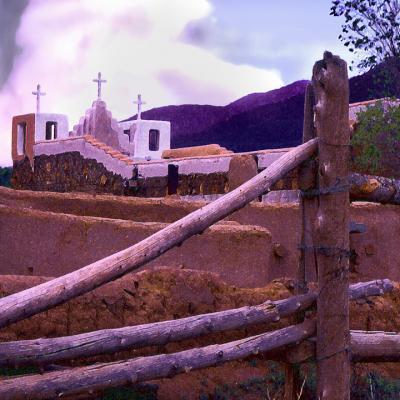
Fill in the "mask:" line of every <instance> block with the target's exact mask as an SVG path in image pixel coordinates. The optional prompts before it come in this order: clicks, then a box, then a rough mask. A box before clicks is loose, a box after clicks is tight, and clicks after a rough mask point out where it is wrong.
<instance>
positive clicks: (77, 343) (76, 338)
mask: <svg viewBox="0 0 400 400" xmlns="http://www.w3.org/2000/svg"><path fill="white" fill-rule="evenodd" d="M392 290H393V284H392V282H391V281H389V280H388V279H385V280H377V281H370V282H362V283H358V284H355V285H352V286H350V288H349V297H350V298H351V299H360V298H365V297H368V296H379V295H382V294H384V293H388V292H390V291H392ZM316 299H317V294H316V293H307V294H305V295H301V296H293V297H289V298H288V299H284V300H278V301H267V302H265V303H262V304H260V305H256V306H251V307H241V308H237V309H233V310H225V311H219V312H215V313H210V314H202V315H196V316H193V317H188V318H181V319H177V320H172V321H163V322H156V323H151V324H144V325H137V326H127V327H123V328H117V329H103V330H99V331H94V332H87V333H82V334H79V335H73V336H64V337H58V338H48V339H33V340H22V341H14V342H5V343H0V366H9V367H19V366H22V365H45V364H52V363H57V362H60V361H63V360H71V359H74V358H82V357H90V356H95V355H98V354H109V353H115V352H117V351H122V350H128V349H137V348H141V347H145V346H159V345H163V344H166V343H170V342H177V341H181V340H185V339H191V338H195V337H198V336H202V335H207V334H209V333H213V332H223V331H227V330H232V329H241V328H244V327H249V326H252V325H256V324H268V323H274V322H277V321H279V320H280V319H282V318H285V317H288V316H290V315H293V314H295V313H297V312H299V311H300V312H301V311H304V310H306V309H308V308H309V307H311V306H312V305H314V304H315V301H316ZM290 363H292V362H290Z"/></svg>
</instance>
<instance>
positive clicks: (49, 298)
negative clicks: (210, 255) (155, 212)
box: [0, 139, 317, 328]
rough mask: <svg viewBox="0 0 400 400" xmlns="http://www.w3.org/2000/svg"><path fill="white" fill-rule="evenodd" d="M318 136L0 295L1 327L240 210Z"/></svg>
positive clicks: (310, 150)
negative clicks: (186, 210) (116, 243)
mask: <svg viewBox="0 0 400 400" xmlns="http://www.w3.org/2000/svg"><path fill="white" fill-rule="evenodd" d="M316 149H317V140H316V139H314V140H311V141H309V142H307V143H305V144H303V145H301V146H298V147H296V148H295V149H293V150H292V151H290V152H288V153H286V154H285V155H284V156H282V157H281V158H279V159H278V160H277V161H275V162H274V163H273V164H271V165H270V166H269V167H268V168H267V169H265V170H264V171H263V172H261V173H260V174H258V175H257V176H255V177H254V178H252V179H250V180H249V181H247V182H246V183H244V184H243V185H241V186H239V187H238V188H237V189H235V190H233V191H232V192H230V193H227V194H226V195H225V196H223V197H222V198H220V199H218V200H216V201H214V202H212V203H210V204H208V205H207V206H205V207H203V208H201V209H199V210H196V211H194V212H193V213H191V214H189V215H187V216H186V217H184V218H182V219H180V220H178V221H176V222H174V223H173V224H171V225H169V226H168V227H166V228H164V229H162V230H160V231H159V232H157V233H155V234H153V235H151V236H149V237H148V238H146V239H144V240H142V241H141V242H140V243H137V244H135V245H134V246H131V247H129V248H127V249H125V250H122V251H120V252H118V253H115V254H113V255H111V256H109V257H106V258H104V259H102V260H99V261H96V262H94V263H92V264H90V265H88V266H86V267H83V268H81V269H79V270H77V271H74V272H71V273H69V274H67V275H63V276H61V277H59V278H56V279H53V280H51V281H49V282H46V283H42V284H41V285H38V286H35V287H33V288H30V289H27V290H24V291H22V292H20V293H16V294H13V295H11V296H8V297H5V298H2V299H0V328H1V327H4V326H7V325H9V324H11V323H13V322H16V321H20V320H22V319H24V318H27V317H30V316H32V315H35V314H37V313H39V312H41V311H45V310H47V309H49V308H51V307H54V306H56V305H58V304H62V303H65V302H66V301H68V300H71V299H73V298H75V297H77V296H80V295H82V294H84V293H87V292H89V291H91V290H93V289H95V288H97V287H99V286H101V285H103V284H105V283H107V282H110V281H112V280H114V279H117V278H119V277H121V276H123V275H124V274H126V273H128V272H130V271H133V270H135V269H138V268H139V267H141V266H143V265H144V264H146V263H148V262H150V261H152V260H154V259H155V258H157V257H159V256H160V255H161V254H163V253H165V252H166V251H168V250H169V249H171V248H173V247H174V246H177V245H180V244H181V243H182V242H184V241H185V240H186V239H188V238H190V237H191V236H193V235H196V234H199V233H202V232H203V231H204V230H205V229H207V228H208V227H209V226H211V225H212V224H214V223H215V222H217V221H220V220H221V219H223V218H225V217H226V216H228V215H230V214H232V213H233V212H234V211H236V210H239V209H240V208H242V207H244V206H245V205H246V204H248V203H250V202H251V201H252V200H254V199H256V198H258V197H259V196H261V195H262V194H263V193H265V192H266V191H268V190H269V189H270V187H271V186H272V185H273V184H274V183H275V182H277V181H278V180H279V179H281V178H282V177H284V176H285V175H286V174H287V173H288V172H289V171H291V170H292V169H293V168H295V167H297V166H298V165H300V164H301V163H302V162H303V161H305V160H307V159H308V158H309V157H311V156H312V155H313V154H314V153H315V151H316Z"/></svg>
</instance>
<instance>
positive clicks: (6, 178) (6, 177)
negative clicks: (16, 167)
mask: <svg viewBox="0 0 400 400" xmlns="http://www.w3.org/2000/svg"><path fill="white" fill-rule="evenodd" d="M11 174H12V167H0V186H7V187H11Z"/></svg>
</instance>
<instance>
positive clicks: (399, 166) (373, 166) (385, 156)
mask: <svg viewBox="0 0 400 400" xmlns="http://www.w3.org/2000/svg"><path fill="white" fill-rule="evenodd" d="M357 119H358V123H357V127H356V129H355V132H354V133H353V137H352V138H351V145H352V146H353V167H354V169H355V170H356V171H358V172H362V173H367V174H373V175H377V174H379V175H384V176H388V177H390V178H398V177H399V176H400V157H399V154H400V107H399V106H398V105H396V104H389V103H388V102H385V103H384V102H382V101H378V102H377V103H375V104H374V105H372V106H368V107H367V108H366V109H365V110H364V111H361V112H359V113H358V114H357Z"/></svg>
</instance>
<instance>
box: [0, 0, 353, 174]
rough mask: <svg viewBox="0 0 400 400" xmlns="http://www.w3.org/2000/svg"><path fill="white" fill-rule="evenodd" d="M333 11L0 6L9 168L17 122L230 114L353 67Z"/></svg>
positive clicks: (120, 2)
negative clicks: (140, 111)
mask: <svg viewBox="0 0 400 400" xmlns="http://www.w3.org/2000/svg"><path fill="white" fill-rule="evenodd" d="M330 5H331V1H330V0H301V1H299V0H281V1H276V0H246V1H243V0H57V1H55V0H0V165H2V166H4V165H11V164H12V161H11V119H12V116H13V115H20V114H26V113H31V112H35V107H36V103H35V101H36V100H35V96H33V95H32V94H31V92H32V91H33V90H35V88H36V85H37V84H38V83H40V85H41V87H42V90H43V91H44V92H46V95H45V96H43V97H42V99H41V111H42V112H54V113H60V114H67V115H68V117H69V124H70V130H72V127H73V125H74V124H76V123H77V122H78V121H79V118H80V117H81V116H82V115H84V113H85V110H86V109H88V108H89V107H90V106H91V104H92V102H93V101H94V100H95V99H96V95H97V86H96V84H95V83H93V82H92V79H93V78H96V76H97V73H98V72H99V71H101V72H102V75H103V78H105V79H106V80H107V83H105V84H104V85H103V90H102V93H103V96H102V97H103V99H104V100H105V101H106V103H107V106H108V108H109V109H110V110H111V111H112V113H113V116H114V117H115V118H117V119H119V120H121V119H124V118H127V117H129V116H131V115H133V114H135V113H136V108H135V107H136V106H135V105H134V104H133V101H134V100H135V99H136V97H137V94H139V93H141V94H142V98H143V100H144V101H146V102H147V104H146V106H145V109H150V108H153V107H160V106H165V105H170V104H188V103H195V104H213V105H225V104H228V103H230V102H232V101H234V100H236V99H238V98H240V97H242V96H244V95H246V94H249V93H253V92H266V91H268V90H271V89H276V88H279V87H281V86H284V85H286V84H289V83H291V82H294V81H296V80H300V79H310V77H311V69H312V66H313V64H314V62H315V61H316V60H318V59H320V58H321V57H322V54H323V51H324V50H330V51H332V52H333V53H335V54H338V55H340V56H341V57H342V58H344V59H346V60H347V61H348V62H350V61H351V55H350V53H348V51H347V50H346V49H345V48H344V47H343V45H342V44H341V42H340V41H339V40H338V38H337V37H338V35H339V34H340V26H341V22H342V21H341V20H340V19H338V18H337V17H332V16H330V15H329V9H330Z"/></svg>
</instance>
